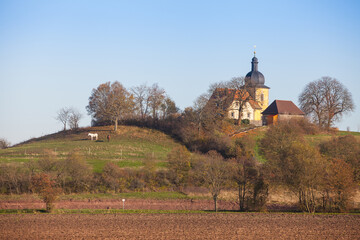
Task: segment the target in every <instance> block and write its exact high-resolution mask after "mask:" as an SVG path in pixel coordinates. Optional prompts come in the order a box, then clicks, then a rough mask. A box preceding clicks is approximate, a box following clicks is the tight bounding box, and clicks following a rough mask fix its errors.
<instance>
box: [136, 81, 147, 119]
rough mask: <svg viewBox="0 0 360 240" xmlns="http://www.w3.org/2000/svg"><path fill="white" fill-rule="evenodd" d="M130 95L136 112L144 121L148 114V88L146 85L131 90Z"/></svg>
mask: <svg viewBox="0 0 360 240" xmlns="http://www.w3.org/2000/svg"><path fill="white" fill-rule="evenodd" d="M131 93H132V94H133V96H134V103H135V107H136V111H137V112H138V115H139V116H140V118H141V119H145V118H146V117H147V115H148V112H149V105H150V95H149V87H148V86H146V84H142V85H140V86H136V87H133V88H131Z"/></svg>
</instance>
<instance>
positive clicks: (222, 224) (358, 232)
mask: <svg viewBox="0 0 360 240" xmlns="http://www.w3.org/2000/svg"><path fill="white" fill-rule="evenodd" d="M359 226H360V215H308V214H279V213H203V214H195V213H194V214H96V215H91V214H54V215H53V214H3V215H0V238H1V239H360V227H359Z"/></svg>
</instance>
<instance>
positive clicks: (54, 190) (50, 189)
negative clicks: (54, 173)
mask: <svg viewBox="0 0 360 240" xmlns="http://www.w3.org/2000/svg"><path fill="white" fill-rule="evenodd" d="M31 185H32V189H33V191H34V192H35V193H37V194H38V195H39V196H40V197H41V199H42V200H43V201H44V202H45V204H46V211H47V212H51V211H52V210H53V209H54V202H55V200H56V199H57V197H58V195H59V194H60V193H61V188H58V187H55V181H54V180H52V179H50V176H49V175H48V174H45V173H39V174H36V175H34V176H32V178H31Z"/></svg>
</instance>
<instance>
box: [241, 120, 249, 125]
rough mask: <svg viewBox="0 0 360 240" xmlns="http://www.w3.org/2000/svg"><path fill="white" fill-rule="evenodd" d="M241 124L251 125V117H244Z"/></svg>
mask: <svg viewBox="0 0 360 240" xmlns="http://www.w3.org/2000/svg"><path fill="white" fill-rule="evenodd" d="M241 124H245V125H249V124H250V120H249V119H243V120H241Z"/></svg>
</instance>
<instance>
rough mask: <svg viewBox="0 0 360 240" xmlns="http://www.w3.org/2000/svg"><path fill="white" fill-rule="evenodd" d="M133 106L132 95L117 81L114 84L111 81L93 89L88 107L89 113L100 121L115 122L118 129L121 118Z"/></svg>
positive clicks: (128, 112) (115, 128)
mask: <svg viewBox="0 0 360 240" xmlns="http://www.w3.org/2000/svg"><path fill="white" fill-rule="evenodd" d="M133 107H134V102H133V97H132V95H130V94H129V92H128V91H127V90H126V89H125V87H124V86H123V85H122V84H121V83H119V82H117V81H116V82H114V83H112V84H110V82H107V83H103V84H100V85H99V86H98V88H97V89H93V91H92V94H91V96H90V98H89V105H88V106H87V107H86V109H87V111H88V113H89V115H91V116H92V117H93V118H95V119H96V120H98V121H99V120H100V121H106V120H110V121H112V122H114V126H115V127H114V130H115V131H116V130H117V126H118V122H119V120H120V119H123V118H125V117H126V116H127V115H128V114H130V112H131V110H132V109H133Z"/></svg>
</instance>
